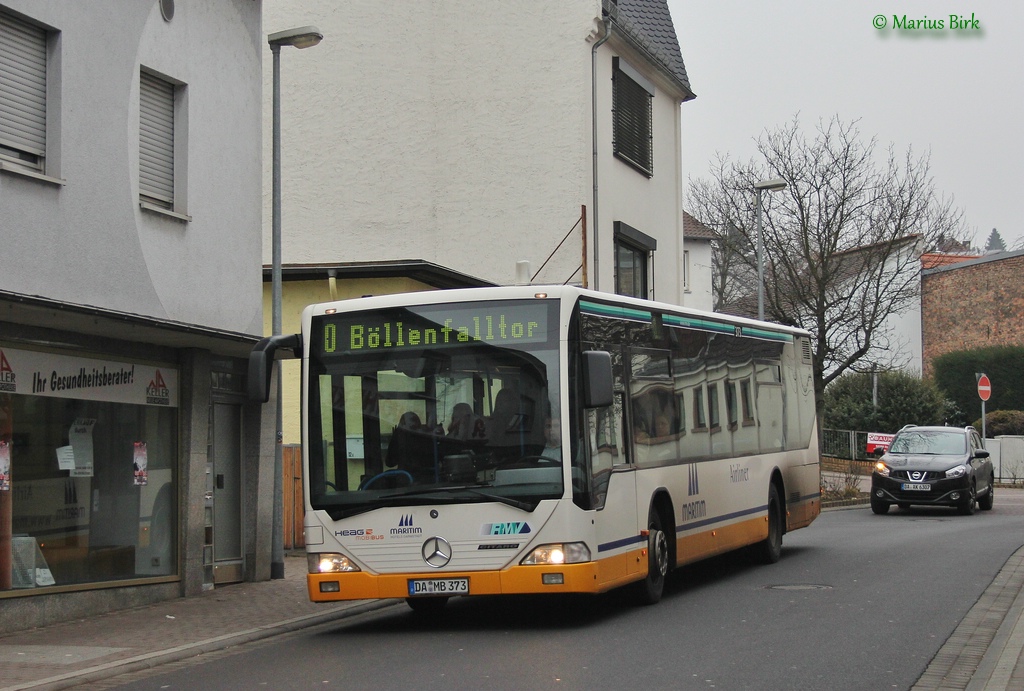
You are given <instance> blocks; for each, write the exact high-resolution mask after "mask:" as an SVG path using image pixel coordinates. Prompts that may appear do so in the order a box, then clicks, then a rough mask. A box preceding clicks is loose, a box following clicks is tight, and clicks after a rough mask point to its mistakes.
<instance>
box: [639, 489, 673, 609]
mask: <svg viewBox="0 0 1024 691" xmlns="http://www.w3.org/2000/svg"><path fill="white" fill-rule="evenodd" d="M647 530H648V535H647V576H646V577H645V578H644V580H642V581H640V582H638V583H636V584H635V585H634V588H635V590H634V595H635V599H636V602H637V604H641V605H653V604H654V603H656V602H658V601H659V600H661V596H662V594H663V593H664V592H665V577H666V576H667V575H668V567H669V564H668V562H669V549H668V536H667V535H666V534H665V530H664V527H663V526H662V524H661V515H660V514H659V513H658V512H657V510H656V509H655V508H654V507H653V506H652V507H651V511H650V514H648V517H647Z"/></svg>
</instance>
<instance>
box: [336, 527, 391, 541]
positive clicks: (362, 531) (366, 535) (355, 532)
mask: <svg viewBox="0 0 1024 691" xmlns="http://www.w3.org/2000/svg"><path fill="white" fill-rule="evenodd" d="M334 534H335V535H337V536H338V537H354V538H355V539H357V540H383V539H384V536H383V535H376V534H374V532H373V528H354V529H352V530H335V531H334Z"/></svg>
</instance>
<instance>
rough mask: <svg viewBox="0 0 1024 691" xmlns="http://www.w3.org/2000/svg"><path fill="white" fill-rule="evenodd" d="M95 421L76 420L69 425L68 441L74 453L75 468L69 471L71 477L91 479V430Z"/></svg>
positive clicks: (86, 419)
mask: <svg viewBox="0 0 1024 691" xmlns="http://www.w3.org/2000/svg"><path fill="white" fill-rule="evenodd" d="M95 425H96V420H93V419H91V418H78V419H76V420H75V422H74V424H73V425H71V430H70V431H69V432H68V441H70V442H71V444H70V446H71V449H72V451H73V452H74V458H75V468H74V470H72V471H71V477H92V476H93V470H92V429H93V427H94V426H95Z"/></svg>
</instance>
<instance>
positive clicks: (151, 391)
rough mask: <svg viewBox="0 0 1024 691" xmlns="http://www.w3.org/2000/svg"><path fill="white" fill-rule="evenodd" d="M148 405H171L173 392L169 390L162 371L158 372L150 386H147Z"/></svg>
mask: <svg viewBox="0 0 1024 691" xmlns="http://www.w3.org/2000/svg"><path fill="white" fill-rule="evenodd" d="M146 403H151V404H155V405H170V404H171V390H170V389H168V388H167V384H166V383H165V382H164V375H162V374H160V370H157V371H156V374H155V375H154V376H153V378H152V379H151V380H150V381H149V384H147V385H146Z"/></svg>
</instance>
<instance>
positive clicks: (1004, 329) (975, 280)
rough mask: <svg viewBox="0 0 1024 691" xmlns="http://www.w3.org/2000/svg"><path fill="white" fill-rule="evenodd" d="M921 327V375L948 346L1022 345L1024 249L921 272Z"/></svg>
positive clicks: (1023, 338) (950, 348) (950, 349)
mask: <svg viewBox="0 0 1024 691" xmlns="http://www.w3.org/2000/svg"><path fill="white" fill-rule="evenodd" d="M921 331H922V334H921V340H922V348H923V358H922V359H923V361H924V375H925V376H930V375H931V373H932V367H931V363H932V361H933V360H934V359H935V358H937V357H939V356H940V355H945V354H946V353H949V352H953V351H958V350H972V349H974V348H983V347H987V346H1006V345H1014V346H1020V345H1024V252H1007V253H1005V254H1003V255H994V256H992V257H984V258H982V259H978V260H974V261H969V262H963V263H962V264H958V265H954V266H951V267H949V268H946V269H940V270H936V271H934V272H925V273H923V274H922V276H921Z"/></svg>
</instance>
